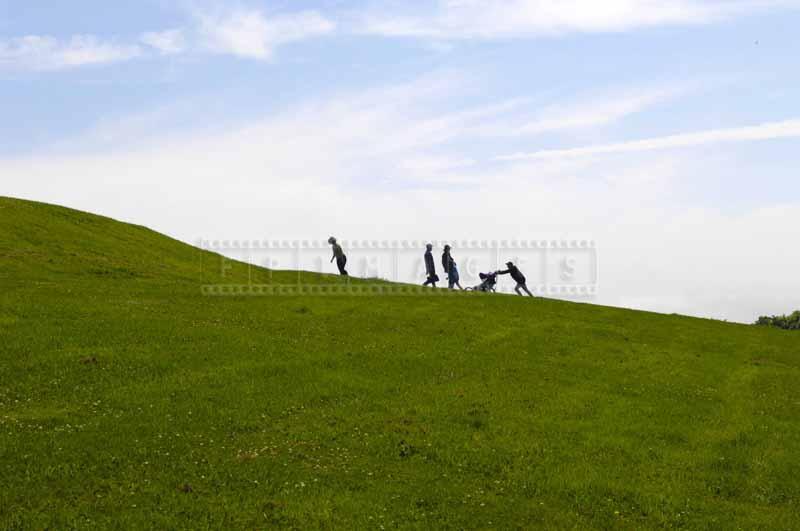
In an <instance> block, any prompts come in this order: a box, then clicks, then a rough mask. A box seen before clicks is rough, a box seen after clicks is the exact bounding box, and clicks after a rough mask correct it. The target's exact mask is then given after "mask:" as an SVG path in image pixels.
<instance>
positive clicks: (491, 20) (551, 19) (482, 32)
mask: <svg viewBox="0 0 800 531" xmlns="http://www.w3.org/2000/svg"><path fill="white" fill-rule="evenodd" d="M797 5H798V2H796V1H795V0H774V1H770V0H765V1H751V0H670V1H663V0H604V1H598V0H438V1H435V2H430V1H429V2H426V3H425V5H420V4H417V3H414V4H413V7H409V8H408V11H405V12H401V13H391V11H390V10H389V9H388V8H387V7H385V6H384V7H383V8H382V9H381V11H379V12H377V13H371V14H368V15H366V16H365V17H364V20H363V31H365V32H367V33H374V34H380V35H386V36H407V37H425V38H432V39H475V38H477V39H491V38H508V37H529V36H548V35H558V34H563V33H570V32H614V31H624V30H630V29H634V28H640V27H648V26H657V25H665V24H706V23H710V22H715V21H718V20H720V19H724V18H726V17H730V16H734V15H738V14H742V13H747V12H750V11H755V10H759V9H767V8H774V7H792V6H797ZM420 13H423V14H420Z"/></svg>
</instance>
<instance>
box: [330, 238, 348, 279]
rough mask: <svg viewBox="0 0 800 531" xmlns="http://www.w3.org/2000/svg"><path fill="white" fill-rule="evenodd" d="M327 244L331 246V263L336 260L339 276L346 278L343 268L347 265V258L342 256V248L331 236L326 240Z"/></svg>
mask: <svg viewBox="0 0 800 531" xmlns="http://www.w3.org/2000/svg"><path fill="white" fill-rule="evenodd" d="M328 243H329V244H331V248H332V249H333V256H332V257H331V262H333V261H334V260H336V267H338V268H339V274H340V275H342V276H345V277H346V276H347V271H346V270H345V268H344V266H345V265H347V257H346V256H345V255H344V251H343V250H342V246H341V245H339V244H338V243H336V238H334V237H333V236H331V237H330V238H328Z"/></svg>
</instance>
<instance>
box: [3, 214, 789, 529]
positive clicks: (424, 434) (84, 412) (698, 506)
mask: <svg viewBox="0 0 800 531" xmlns="http://www.w3.org/2000/svg"><path fill="white" fill-rule="evenodd" d="M215 261H219V257H217V256H215V255H212V254H209V253H204V252H202V251H200V250H198V249H195V248H192V247H190V246H187V245H185V244H182V243H179V242H177V241H174V240H171V239H169V238H167V237H165V236H162V235H159V234H157V233H155V232H152V231H150V230H148V229H145V228H142V227H137V226H132V225H128V224H124V223H119V222H116V221H113V220H110V219H107V218H102V217H98V216H94V215H91V214H86V213H82V212H77V211H74V210H69V209H65V208H61V207H56V206H50V205H43V204H38V203H32V202H27V201H20V200H14V199H7V198H0V528H2V529H16V528H19V529H27V528H35V529H42V528H54V529H67V528H75V527H80V528H93V527H118V528H134V527H147V528H160V529H177V528H192V529H202V528H222V527H225V528H247V529H263V528H269V527H274V526H284V527H294V528H298V529H300V528H302V529H307V528H316V527H325V528H331V527H334V528H350V529H365V528H371V529H381V528H386V529H392V528H419V529H429V528H432V527H436V528H474V527H478V528H491V527H497V528H533V527H537V526H540V527H547V528H577V529H585V528H620V529H643V528H679V527H681V528H691V529H733V528H741V529H756V528H775V529H790V528H798V527H800V524H799V523H798V522H800V460H799V459H798V456H800V385H798V382H800V335H798V334H796V333H791V332H785V331H780V330H773V329H768V328H760V327H750V326H743V325H736V324H728V323H723V322H716V321H708V320H701V319H694V318H688V317H679V316H668V315H658V314H652V313H645V312H636V311H629V310H622V309H613V308H604V307H598V306H591V305H582V304H572V303H567V302H560V301H553V300H546V299H534V300H531V299H523V298H517V297H511V296H501V295H480V294H474V295H467V296H463V297H425V296H408V297H396V296H395V297H386V296H377V295H376V296H361V297H349V296H265V297H206V296H203V295H202V294H201V290H200V286H201V285H202V284H204V283H208V282H215V281H221V280H224V281H226V282H230V281H236V282H244V281H246V280H247V278H248V271H247V268H246V267H244V266H243V265H237V266H235V267H234V268H233V269H232V271H230V272H229V273H228V276H226V277H225V279H220V278H216V277H215V274H216V272H217V271H221V268H217V267H214V263H215ZM282 275H288V276H287V277H286V278H289V276H291V275H292V273H277V272H276V273H274V274H272V273H271V272H268V271H263V270H261V271H257V272H256V273H255V276H254V278H253V279H254V280H255V281H257V282H280V281H281V280H282V278H283V277H282ZM307 281H309V282H319V283H326V284H329V283H334V282H341V280H340V279H338V277H327V276H323V275H308V276H307ZM354 282H358V281H355V280H354Z"/></svg>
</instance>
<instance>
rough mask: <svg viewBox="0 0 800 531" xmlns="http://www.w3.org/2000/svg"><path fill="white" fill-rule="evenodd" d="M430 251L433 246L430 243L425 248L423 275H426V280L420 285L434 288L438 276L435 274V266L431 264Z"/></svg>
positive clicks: (431, 256)
mask: <svg viewBox="0 0 800 531" xmlns="http://www.w3.org/2000/svg"><path fill="white" fill-rule="evenodd" d="M432 250H433V245H431V244H430V243H429V244H428V245H426V246H425V274H426V275H428V280H426V281H425V282H424V283H423V284H422V285H423V286H428V285H431V286H433V287H434V288H435V287H436V283H437V282H439V276H438V275H437V274H436V265H435V264H434V263H433V253H432V252H431V251H432Z"/></svg>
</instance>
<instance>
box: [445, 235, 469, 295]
mask: <svg viewBox="0 0 800 531" xmlns="http://www.w3.org/2000/svg"><path fill="white" fill-rule="evenodd" d="M442 267H443V268H444V272H445V274H446V275H447V287H449V288H450V289H453V286H458V289H461V290H463V289H464V288H462V287H461V284H460V283H459V282H458V281H459V278H458V267H457V266H456V261H455V260H453V257H452V256H450V246H449V245H445V246H444V252H443V253H442Z"/></svg>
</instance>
